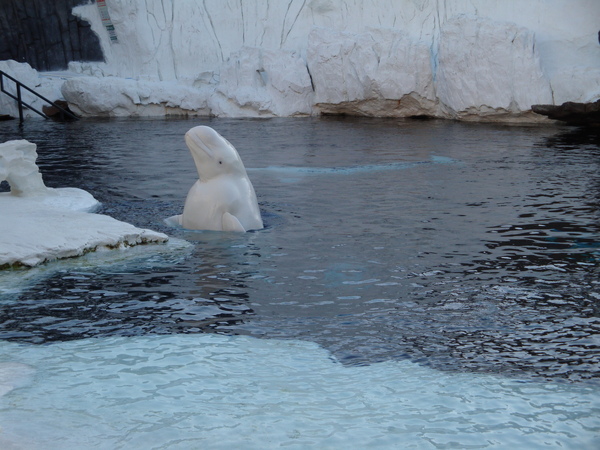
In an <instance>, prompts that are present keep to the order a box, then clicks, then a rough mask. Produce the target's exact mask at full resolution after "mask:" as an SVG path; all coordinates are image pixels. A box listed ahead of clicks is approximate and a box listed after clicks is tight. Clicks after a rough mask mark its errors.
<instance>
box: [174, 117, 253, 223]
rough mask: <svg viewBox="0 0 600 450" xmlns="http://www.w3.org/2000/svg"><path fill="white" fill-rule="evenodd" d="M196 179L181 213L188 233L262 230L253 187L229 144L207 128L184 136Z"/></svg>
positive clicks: (179, 220)
mask: <svg viewBox="0 0 600 450" xmlns="http://www.w3.org/2000/svg"><path fill="white" fill-rule="evenodd" d="M185 142H186V144H187V146H188V148H189V149H190V152H191V153H192V157H193V158H194V162H195V164H196V169H197V170H198V176H199V180H198V181H196V183H194V185H193V186H192V187H191V188H190V190H189V192H188V195H187V198H186V200H185V205H184V207H183V214H181V215H180V216H176V219H177V221H178V222H179V224H180V225H182V226H183V227H184V228H187V229H190V230H214V231H249V230H258V229H261V228H263V222H262V218H261V216H260V210H259V208H258V202H257V200H256V193H255V192H254V187H253V186H252V183H251V182H250V179H249V178H248V174H247V173H246V168H245V167H244V164H243V163H242V160H241V158H240V155H239V154H238V152H237V150H236V149H235V147H234V146H233V145H231V144H230V143H229V141H227V139H225V138H223V136H221V135H220V134H219V133H217V132H216V131H215V130H213V129H212V128H210V127H207V126H198V127H194V128H192V129H191V130H189V131H188V132H187V133H186V134H185Z"/></svg>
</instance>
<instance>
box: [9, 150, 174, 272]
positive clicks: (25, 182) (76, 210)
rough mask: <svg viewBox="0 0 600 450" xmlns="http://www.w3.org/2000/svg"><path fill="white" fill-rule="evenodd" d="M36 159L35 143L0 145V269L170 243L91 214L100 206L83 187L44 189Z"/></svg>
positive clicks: (134, 228) (126, 225)
mask: <svg viewBox="0 0 600 450" xmlns="http://www.w3.org/2000/svg"><path fill="white" fill-rule="evenodd" d="M36 158H37V153H36V145H35V144H32V143H30V142H28V141H25V140H21V141H8V142H5V143H3V144H0V181H4V180H6V181H8V183H9V184H10V187H11V191H10V192H2V193H0V210H1V211H2V220H1V221H0V268H1V267H10V266H28V267H32V266H36V265H38V264H41V263H43V262H46V261H52V260H55V259H60V258H69V257H73V256H80V255H83V254H85V253H88V252H91V251H95V250H98V249H101V248H123V247H128V246H133V245H137V244H144V243H159V242H166V241H167V240H168V238H167V236H166V235H164V234H162V233H157V232H154V231H150V230H145V229H140V228H136V227H134V226H133V225H130V224H128V223H124V222H120V221H118V220H115V219H113V218H111V217H108V216H104V215H101V214H92V213H89V212H88V211H91V210H93V209H94V208H96V207H97V206H98V202H97V201H96V200H95V199H94V198H93V197H92V196H91V195H90V194H89V193H87V192H85V191H83V190H81V189H75V188H62V189H52V188H47V187H46V186H45V185H44V183H43V180H42V176H41V174H40V173H39V170H38V168H37V166H36V165H35V160H36Z"/></svg>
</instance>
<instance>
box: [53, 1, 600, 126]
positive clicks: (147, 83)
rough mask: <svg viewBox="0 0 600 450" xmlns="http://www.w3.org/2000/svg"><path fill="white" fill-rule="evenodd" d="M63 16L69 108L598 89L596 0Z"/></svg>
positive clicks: (408, 104)
mask: <svg viewBox="0 0 600 450" xmlns="http://www.w3.org/2000/svg"><path fill="white" fill-rule="evenodd" d="M105 4H106V13H107V14H109V15H110V19H111V24H112V25H113V26H114V30H113V31H112V36H111V33H110V32H109V31H108V30H107V28H106V26H105V25H106V21H105V22H104V23H103V22H102V16H101V12H100V8H98V4H96V3H89V4H82V5H79V6H77V7H75V8H74V9H73V14H74V15H76V16H77V17H79V18H80V19H81V20H82V21H85V22H89V23H90V24H91V28H92V30H93V31H94V33H95V34H96V35H97V36H98V37H99V40H100V45H101V48H102V53H103V57H104V62H100V63H98V62H89V61H83V62H73V63H70V64H69V68H70V70H71V71H72V72H74V73H76V74H78V75H79V76H74V77H72V78H70V79H69V80H67V81H66V82H65V83H64V85H63V86H62V94H63V95H64V97H65V99H66V100H68V101H69V103H70V104H71V105H72V107H73V108H74V109H75V110H77V111H78V112H79V113H80V114H83V115H95V116H97V115H105V116H117V115H163V114H188V115H206V114H210V115H215V116H245V117H248V116H250V117H273V116H302V115H315V114H357V115H368V116H391V117H404V116H412V115H428V116H432V117H443V118H454V119H462V120H502V121H524V120H525V121H531V120H534V121H535V120H539V119H541V117H540V116H537V115H535V114H533V113H532V112H531V105H532V104H542V103H546V104H561V103H563V102H566V101H575V102H589V101H594V100H596V99H598V98H600V45H599V43H598V21H597V18H598V17H600V1H598V0H552V1H550V2H549V1H547V0H528V1H526V2H525V1H522V0H503V1H501V2H500V1H481V2H473V1H471V0H277V1H275V0H204V1H202V2H199V1H196V0H146V1H144V2H140V1H135V0H106V2H105Z"/></svg>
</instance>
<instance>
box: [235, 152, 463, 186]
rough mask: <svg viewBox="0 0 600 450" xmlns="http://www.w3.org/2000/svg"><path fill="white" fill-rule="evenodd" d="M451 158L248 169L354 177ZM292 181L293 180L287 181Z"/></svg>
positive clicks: (443, 161)
mask: <svg viewBox="0 0 600 450" xmlns="http://www.w3.org/2000/svg"><path fill="white" fill-rule="evenodd" d="M456 162H457V161H455V160H454V159H452V158H448V157H445V156H435V155H433V156H431V158H430V160H429V161H414V162H394V163H385V164H365V165H359V166H346V167H294V166H268V167H262V168H248V169H247V171H248V172H250V173H252V172H263V173H264V172H267V173H268V172H271V173H275V174H281V175H288V176H289V175H354V174H362V173H369V172H387V171H395V170H406V169H412V168H414V167H418V166H422V165H428V164H452V163H456ZM287 180H293V179H287Z"/></svg>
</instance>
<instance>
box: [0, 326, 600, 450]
mask: <svg viewBox="0 0 600 450" xmlns="http://www.w3.org/2000/svg"><path fill="white" fill-rule="evenodd" d="M0 359H1V360H4V361H9V362H10V364H13V365H16V367H26V368H29V367H33V368H34V369H35V371H36V373H35V376H34V379H33V381H32V382H30V383H29V384H28V385H24V386H23V385H21V387H20V388H19V389H14V390H12V391H11V392H9V393H8V394H7V395H5V396H4V397H2V399H1V401H0V423H1V426H2V429H1V433H0V445H1V446H2V448H26V449H61V450H62V449H80V448H92V447H93V448H102V449H118V448H127V449H133V448H135V449H137V448H140V449H141V448H143V449H159V448H170V449H173V448H181V449H189V448H223V449H225V448H261V449H262V448H276V447H282V446H285V447H289V448H393V447H397V448H507V447H509V446H513V445H514V446H517V447H520V448H541V447H550V448H554V447H565V448H580V449H582V448H590V449H591V448H597V446H598V445H599V444H600V389H599V388H598V387H597V386H593V385H582V384H579V385H575V384H569V383H554V382H532V381H527V382H520V381H519V380H516V379H507V378H502V377H497V376H493V375H473V374H452V373H440V372H438V371H436V370H433V369H430V368H426V367H422V366H420V365H417V364H414V363H411V362H409V361H400V362H398V361H394V362H392V361H390V362H386V363H380V364H374V365H370V366H362V367H361V366H359V367H356V366H355V367H347V366H343V365H341V364H339V363H337V362H335V361H334V360H333V359H332V358H331V357H330V354H329V353H328V352H327V351H325V350H323V349H322V348H321V347H319V346H317V345H316V344H313V343H308V342H302V341H283V340H260V339H256V338H248V337H241V336H237V337H225V336H219V335H186V336H183V335H171V336H144V337H134V338H125V337H120V338H117V337H115V338H104V339H85V340H80V341H70V342H63V343H59V344H52V345H46V346H35V345H28V344H27V345H24V344H14V343H8V342H2V343H0ZM17 372H18V371H17ZM17 372H15V373H14V375H15V376H19V375H18V373H17ZM3 383H9V381H8V380H3Z"/></svg>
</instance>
